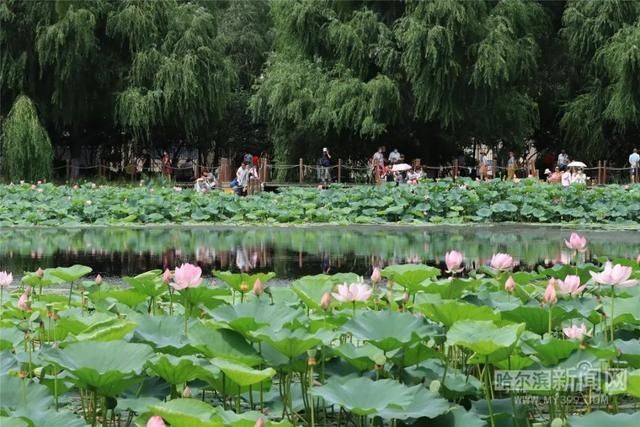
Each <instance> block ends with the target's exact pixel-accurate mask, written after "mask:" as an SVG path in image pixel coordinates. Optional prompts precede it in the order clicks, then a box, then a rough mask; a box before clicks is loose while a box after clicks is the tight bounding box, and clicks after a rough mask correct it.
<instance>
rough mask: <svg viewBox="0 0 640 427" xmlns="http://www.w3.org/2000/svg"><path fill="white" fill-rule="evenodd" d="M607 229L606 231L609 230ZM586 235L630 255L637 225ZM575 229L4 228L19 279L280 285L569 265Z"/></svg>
mask: <svg viewBox="0 0 640 427" xmlns="http://www.w3.org/2000/svg"><path fill="white" fill-rule="evenodd" d="M609 227H610V226H609ZM578 231H579V233H580V234H582V235H585V236H586V237H587V238H588V239H589V246H588V248H587V250H586V251H585V252H583V253H581V254H580V255H581V257H582V258H581V260H582V261H590V260H591V259H592V257H593V256H598V255H602V254H607V256H610V257H614V258H625V257H626V258H633V257H635V255H636V254H638V253H639V252H640V231H639V230H638V229H627V230H616V229H611V228H609V229H605V230H603V229H581V230H578ZM570 232H571V230H570V229H567V228H562V227H551V226H526V225H509V224H500V225H494V226H492V225H476V226H473V227H471V226H439V225H438V226H434V225H432V226H424V227H417V226H364V225H361V226H350V227H339V226H330V225H326V226H322V227H299V228H295V227H293V228H292V227H289V228H282V227H230V226H227V227H223V226H215V227H210V226H206V227H205V226H196V227H193V226H191V227H189V226H171V227H166V226H165V227H162V226H156V227H149V226H147V227H139V228H132V227H129V228H124V227H120V228H117V227H91V228H60V227H57V228H46V227H44V228H43V227H38V228H34V227H31V228H0V271H3V270H7V271H12V272H14V273H15V274H16V275H19V274H21V273H22V272H23V271H35V270H36V269H38V268H49V267H56V266H68V265H73V264H83V265H89V266H91V267H92V268H93V274H94V275H95V274H101V275H102V276H103V277H109V278H113V280H114V281H116V282H117V281H119V278H120V277H122V276H131V275H136V274H139V273H140V272H142V271H147V270H153V269H163V270H164V269H165V268H173V267H174V266H175V265H180V264H181V263H183V262H192V263H197V264H198V265H199V266H200V267H201V268H202V269H203V271H204V274H205V275H206V276H210V275H211V271H212V270H224V271H226V270H230V271H234V272H239V271H245V272H248V271H251V272H263V273H267V272H270V271H273V272H275V273H276V280H277V281H278V282H282V281H286V282H289V281H291V280H295V279H297V278H299V277H301V276H304V275H313V274H319V273H349V272H351V273H357V274H359V275H362V276H369V275H371V271H372V267H373V266H374V265H377V266H384V265H388V264H402V263H424V264H428V265H431V266H443V265H444V264H443V262H444V254H445V253H446V252H447V251H448V250H450V249H451V248H456V249H458V250H460V251H462V252H463V253H464V254H465V258H466V262H467V265H469V266H470V267H474V266H476V265H482V264H485V263H486V262H488V260H489V259H490V258H491V256H492V254H494V253H498V252H507V253H509V254H511V255H512V256H513V257H514V258H515V259H516V260H517V261H518V262H519V264H520V268H533V267H535V266H537V265H540V264H542V265H551V264H554V263H559V262H561V261H566V260H568V259H569V257H570V251H569V249H568V248H567V247H566V246H565V244H564V239H565V238H566V236H567V235H568V234H569V233H570Z"/></svg>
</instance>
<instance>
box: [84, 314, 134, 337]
mask: <svg viewBox="0 0 640 427" xmlns="http://www.w3.org/2000/svg"><path fill="white" fill-rule="evenodd" d="M135 328H136V323H135V322H132V321H131V320H127V319H120V318H117V317H114V318H111V319H106V320H102V321H98V322H96V323H93V324H91V325H89V327H88V328H87V329H85V330H83V331H82V332H81V333H79V334H78V335H76V337H75V339H76V340H78V341H113V340H121V339H122V338H124V337H125V336H126V335H127V334H128V333H129V332H131V331H133V330H134V329H135Z"/></svg>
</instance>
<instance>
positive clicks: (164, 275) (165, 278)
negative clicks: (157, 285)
mask: <svg viewBox="0 0 640 427" xmlns="http://www.w3.org/2000/svg"><path fill="white" fill-rule="evenodd" d="M171 277H172V275H171V270H169V269H168V268H167V269H165V270H164V273H162V282H163V283H167V284H168V283H169V282H171Z"/></svg>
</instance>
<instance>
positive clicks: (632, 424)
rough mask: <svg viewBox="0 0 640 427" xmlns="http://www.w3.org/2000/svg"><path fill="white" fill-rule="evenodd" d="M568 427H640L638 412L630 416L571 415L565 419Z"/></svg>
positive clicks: (639, 414) (601, 413)
mask: <svg viewBox="0 0 640 427" xmlns="http://www.w3.org/2000/svg"><path fill="white" fill-rule="evenodd" d="M567 424H568V425H569V426H570V427H602V426H615V427H637V426H638V425H640V412H633V413H630V414H624V413H620V414H607V413H606V412H603V411H594V412H591V413H590V414H586V415H571V416H570V417H569V418H567Z"/></svg>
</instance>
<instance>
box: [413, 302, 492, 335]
mask: <svg viewBox="0 0 640 427" xmlns="http://www.w3.org/2000/svg"><path fill="white" fill-rule="evenodd" d="M418 308H419V309H420V311H422V312H423V313H424V315H425V316H426V317H428V318H429V319H431V320H434V321H436V322H440V323H442V324H443V325H444V326H445V327H447V328H450V327H451V326H452V325H453V324H454V323H456V322H458V321H461V320H500V314H499V313H496V312H494V311H493V310H492V309H491V307H487V306H482V305H474V304H469V303H466V302H460V301H443V302H441V303H438V304H422V305H420V306H419V307H418Z"/></svg>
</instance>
